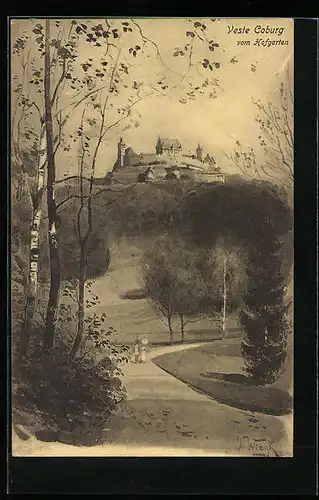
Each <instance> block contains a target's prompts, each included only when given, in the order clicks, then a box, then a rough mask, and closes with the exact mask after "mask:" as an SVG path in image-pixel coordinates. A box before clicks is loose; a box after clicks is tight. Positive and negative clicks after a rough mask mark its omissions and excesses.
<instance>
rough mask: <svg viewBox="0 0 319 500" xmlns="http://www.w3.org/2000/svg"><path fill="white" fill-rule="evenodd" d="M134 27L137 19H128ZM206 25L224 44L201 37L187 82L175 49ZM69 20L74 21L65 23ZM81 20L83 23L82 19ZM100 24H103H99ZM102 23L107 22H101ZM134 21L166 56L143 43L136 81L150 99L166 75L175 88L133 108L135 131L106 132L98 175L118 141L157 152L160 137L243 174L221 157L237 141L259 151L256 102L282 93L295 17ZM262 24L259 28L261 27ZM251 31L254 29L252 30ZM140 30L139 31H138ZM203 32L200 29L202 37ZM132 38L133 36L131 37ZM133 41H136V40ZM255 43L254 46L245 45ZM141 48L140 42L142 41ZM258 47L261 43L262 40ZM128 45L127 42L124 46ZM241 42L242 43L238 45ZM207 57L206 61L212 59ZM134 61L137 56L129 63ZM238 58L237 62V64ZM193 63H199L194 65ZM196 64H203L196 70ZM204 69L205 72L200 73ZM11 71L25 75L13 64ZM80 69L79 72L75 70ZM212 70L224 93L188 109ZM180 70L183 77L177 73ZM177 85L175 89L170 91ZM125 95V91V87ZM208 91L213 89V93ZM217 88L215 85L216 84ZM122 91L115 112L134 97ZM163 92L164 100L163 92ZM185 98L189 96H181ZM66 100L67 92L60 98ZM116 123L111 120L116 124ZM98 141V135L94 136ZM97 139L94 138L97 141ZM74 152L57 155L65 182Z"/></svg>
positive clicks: (72, 123) (87, 49)
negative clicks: (208, 65)
mask: <svg viewBox="0 0 319 500" xmlns="http://www.w3.org/2000/svg"><path fill="white" fill-rule="evenodd" d="M127 21H128V22H131V20H129V19H128V20H127ZM196 21H198V22H200V23H202V24H205V26H206V30H205V34H206V33H207V39H208V40H213V41H214V42H217V43H218V44H219V47H216V48H215V50H214V52H212V51H211V52H210V51H207V43H201V41H200V40H199V39H197V38H196V40H195V41H194V45H193V53H192V61H194V63H192V67H191V68H190V69H189V72H188V75H187V77H186V78H185V79H184V80H183V83H180V81H181V77H180V75H181V74H183V75H184V74H185V73H186V72H187V69H188V59H187V58H186V57H174V55H173V54H174V51H175V50H176V49H177V48H179V47H183V45H185V43H186V42H189V41H190V37H188V38H187V37H186V36H185V33H186V31H187V30H190V31H191V30H193V29H194V26H193V25H194V22H196ZM64 22H66V23H69V21H64ZM81 22H83V21H81ZM96 22H99V21H96ZM101 22H104V21H103V20H101ZM122 22H125V19H120V20H114V23H122ZM135 22H136V23H138V25H139V26H140V27H141V29H142V30H143V34H144V37H147V38H149V39H151V40H152V41H154V42H155V43H156V45H157V47H158V49H159V51H160V55H161V60H159V58H158V57H157V49H156V48H155V46H154V44H149V43H147V44H146V45H145V46H142V48H143V49H144V52H142V51H140V52H139V53H138V55H137V57H136V59H135V60H132V62H131V64H132V71H131V74H132V78H135V79H136V80H137V81H143V82H144V89H145V94H147V93H148V91H149V90H150V87H149V86H150V85H151V84H153V83H154V82H155V81H156V80H157V79H158V75H160V77H161V79H163V78H164V77H165V82H167V85H168V87H169V89H170V90H169V91H166V92H164V93H163V92H162V93H161V95H158V93H154V92H153V94H152V95H151V96H149V97H147V98H144V99H142V100H141V102H139V103H138V104H136V106H135V107H134V120H133V122H134V123H136V122H137V123H138V126H134V124H133V126H132V127H131V128H130V129H126V130H123V129H124V128H125V126H126V125H127V124H128V122H127V121H126V122H125V121H123V122H122V123H121V124H120V125H121V126H117V127H114V128H113V129H112V130H111V131H110V132H109V133H107V134H106V135H105V137H104V139H103V142H102V144H101V147H100V149H99V154H98V156H97V162H96V176H98V177H99V176H104V175H105V174H106V172H107V171H109V170H111V169H112V168H113V164H114V162H115V160H116V147H117V142H118V140H119V138H120V137H123V139H124V141H125V143H126V144H127V145H128V146H131V147H132V148H133V149H134V150H135V151H136V152H153V151H154V148H155V143H156V140H157V137H158V136H159V135H160V136H162V137H170V138H178V139H179V140H180V142H181V143H182V146H183V149H184V151H185V152H186V153H187V152H189V151H195V149H196V147H197V144H198V143H199V142H200V143H201V144H202V145H203V148H204V152H208V153H210V154H211V155H213V156H214V157H215V158H216V160H217V163H218V164H219V165H220V167H221V168H222V170H224V171H225V172H226V173H238V172H236V171H235V170H234V166H233V165H231V164H230V163H229V160H227V158H226V157H225V156H224V154H223V152H224V151H225V152H229V151H231V150H232V149H233V148H234V145H235V142H236V141H237V140H239V141H240V142H242V143H244V144H246V145H247V146H251V147H254V148H256V150H258V148H259V141H258V139H257V138H258V135H259V129H258V125H257V124H256V122H255V118H256V114H257V111H256V107H255V106H254V105H253V103H252V98H253V99H255V100H258V99H260V100H261V101H266V100H268V99H269V98H270V97H271V96H272V94H273V92H275V91H276V90H278V89H279V84H280V82H281V81H285V80H286V78H287V73H286V69H287V66H288V65H289V66H290V68H292V66H293V20H290V19H273V18H271V19H265V18H263V19H258V18H255V19H228V18H223V19H217V20H215V21H212V20H211V19H192V20H188V19H186V18H185V19H184V18H183V19H181V18H171V19H167V18H151V19H144V18H143V19H135ZM14 23H15V25H14V26H13V27H12V36H14V35H15V34H16V33H17V32H18V33H20V32H21V31H23V29H27V30H29V31H30V21H29V20H18V21H14ZM255 27H257V28H255ZM267 27H268V31H271V29H273V28H283V29H282V30H281V31H282V33H280V31H279V33H278V29H277V33H268V34H267V33H262V34H260V33H256V32H255V29H256V31H257V32H258V31H262V30H265V31H266V30H267ZM236 28H237V29H239V28H240V29H241V30H242V31H245V33H244V34H242V33H238V31H237V33H236ZM247 29H248V30H249V32H248V33H247ZM134 33H135V34H134ZM136 33H137V29H135V30H134V32H133V34H132V35H130V36H131V39H129V38H127V41H125V40H124V41H123V43H122V42H121V43H120V44H119V45H120V46H121V49H123V50H122V52H123V53H124V52H125V54H126V53H127V49H128V47H129V46H130V45H131V44H132V43H133V42H135V41H136V40H137V39H140V38H138V37H139V33H137V35H136ZM202 34H203V32H201V31H200V35H202ZM133 35H134V36H133ZM134 37H135V38H134ZM267 39H268V40H271V41H272V40H274V41H275V40H283V41H286V40H287V41H288V44H287V45H286V44H283V45H279V44H277V45H272V46H270V47H268V46H256V45H254V43H255V41H256V40H264V41H266V40H267ZM242 41H245V42H247V41H248V42H250V45H248V44H247V43H245V44H244V45H241V42H242ZM139 43H140V42H139ZM257 43H258V42H257ZM121 44H122V45H121ZM239 44H240V45H239ZM80 54H81V60H82V61H83V59H85V58H86V57H87V58H89V57H93V58H94V57H95V54H96V50H95V49H93V50H92V48H91V46H90V45H88V44H85V45H83V47H81V51H80ZM207 54H208V56H207ZM204 57H208V58H209V59H210V61H213V60H214V61H217V62H219V63H220V67H219V69H214V71H212V72H209V70H204V69H203V68H202V66H201V65H200V64H199V65H198V62H200V61H201V60H202V59H203V58H204ZM131 59H132V58H131ZM231 60H233V61H234V60H235V61H237V62H231ZM193 64H194V66H193ZM195 64H197V66H195ZM198 67H200V73H199V74H198V72H197V70H198ZM12 68H13V69H12V71H13V72H14V71H17V72H18V71H19V69H18V68H16V67H15V66H14V64H12ZM76 71H80V68H78V69H75V72H76ZM203 71H206V73H207V71H208V76H209V77H217V78H218V79H219V84H220V87H221V88H222V90H218V91H217V94H216V97H215V98H213V97H208V95H205V96H199V97H198V98H196V99H195V100H193V101H189V102H188V103H186V104H182V103H180V102H179V98H180V97H181V96H182V94H183V93H184V92H185V89H186V86H187V85H188V84H189V82H193V84H194V85H196V84H198V83H199V82H201V81H203V79H204V77H205V76H206V73H204V72H203ZM176 73H177V74H176ZM290 85H291V87H292V85H293V72H292V71H290ZM172 87H173V88H172ZM123 90H124V89H123ZM208 90H210V87H209V88H208ZM212 91H213V87H212ZM125 92H126V91H125V90H124V91H123V92H122V93H121V96H120V98H118V101H116V99H115V100H114V110H115V108H116V107H117V102H119V103H120V105H122V104H125V103H126V102H127V99H128V97H129V94H127V95H126V94H125ZM163 94H164V95H163ZM183 95H184V94H183ZM61 99H62V100H61V102H63V99H65V102H67V99H68V95H67V92H66V94H65V95H62V98H61ZM80 115H81V109H80V108H79V109H78V111H77V112H75V113H74V114H73V115H72V116H71V118H70V119H69V122H68V131H69V132H70V133H72V132H71V131H72V130H74V129H75V128H76V127H77V126H78V124H79V120H80ZM115 117H116V114H115V115H113V114H112V110H111V109H110V112H109V114H108V118H109V120H110V124H111V123H113V122H114V119H115ZM112 120H113V121H112ZM90 134H91V136H92V138H93V137H94V130H91V132H90ZM92 140H93V139H92ZM76 165H77V160H76V151H75V149H74V148H73V149H72V150H71V151H70V152H64V151H63V150H62V151H60V152H59V154H58V155H57V176H58V177H63V175H65V172H66V170H67V173H68V174H69V175H70V174H72V173H76V170H77V166H76Z"/></svg>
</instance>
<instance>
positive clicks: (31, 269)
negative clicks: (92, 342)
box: [11, 34, 46, 356]
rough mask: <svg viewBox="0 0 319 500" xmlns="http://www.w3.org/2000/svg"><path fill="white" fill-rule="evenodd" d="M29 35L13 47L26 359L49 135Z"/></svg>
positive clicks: (14, 146) (13, 133)
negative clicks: (36, 94)
mask: <svg viewBox="0 0 319 500" xmlns="http://www.w3.org/2000/svg"><path fill="white" fill-rule="evenodd" d="M29 38H30V37H29V36H28V35H27V34H23V35H22V36H20V37H17V39H16V40H15V42H14V44H13V57H14V59H15V64H18V63H20V64H21V66H20V69H21V68H22V69H21V71H22V75H21V79H20V80H19V82H18V83H17V80H18V75H17V74H13V77H12V79H13V82H14V85H13V87H14V88H13V94H14V97H13V99H12V104H13V113H12V119H11V141H12V152H13V158H12V167H13V172H14V175H13V176H12V178H13V179H14V178H15V176H17V185H16V186H14V187H15V189H16V190H17V198H18V200H20V197H21V192H22V189H23V186H25V187H26V190H27V192H28V194H29V199H30V202H31V208H32V221H31V224H30V233H29V240H30V243H29V263H28V275H27V276H28V277H27V284H26V287H25V296H26V300H25V312H24V320H23V323H22V326H21V331H20V334H19V341H18V348H19V352H20V355H21V356H24V355H25V353H26V350H27V347H28V344H29V338H30V334H31V330H32V325H33V317H34V311H35V299H36V293H37V287H38V268H39V243H40V238H39V233H40V224H41V219H42V198H43V193H44V176H45V165H46V135H45V127H44V118H43V114H42V113H41V111H40V108H39V106H38V105H37V103H36V102H35V101H34V100H32V98H31V96H30V90H29V86H28V85H26V79H27V76H28V75H27V70H28V65H29V63H30V51H27V49H26V47H27V43H28V40H29ZM33 109H34V110H35V111H37V112H38V115H39V130H38V131H37V130H35V128H33V127H31V126H30V125H29V123H28V120H30V118H31V115H32V114H33Z"/></svg>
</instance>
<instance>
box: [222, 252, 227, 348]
mask: <svg viewBox="0 0 319 500" xmlns="http://www.w3.org/2000/svg"><path fill="white" fill-rule="evenodd" d="M226 273H227V258H226V255H224V257H223V310H222V336H223V339H224V338H225V336H226V319H227V318H226V310H227V284H226Z"/></svg>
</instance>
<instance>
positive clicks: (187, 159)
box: [113, 137, 225, 182]
mask: <svg viewBox="0 0 319 500" xmlns="http://www.w3.org/2000/svg"><path fill="white" fill-rule="evenodd" d="M154 149H155V151H154V153H135V151H134V150H133V149H132V147H127V145H126V144H125V142H124V141H123V138H122V137H121V139H120V140H119V142H118V145H117V159H116V162H115V164H114V167H113V173H116V172H119V173H120V172H123V174H124V172H125V171H126V172H127V173H128V174H129V172H130V169H131V168H132V167H147V168H146V169H143V170H142V169H141V171H140V172H138V174H137V175H138V179H140V181H141V182H142V181H146V180H148V181H155V180H160V179H164V180H172V179H186V178H188V179H199V178H200V180H201V181H205V180H206V181H207V182H215V181H217V182H224V181H225V178H224V175H223V174H222V172H221V169H220V168H219V167H218V165H217V163H216V161H215V159H214V158H213V156H211V155H210V154H209V153H206V154H205V155H204V151H203V147H202V145H201V144H198V146H197V149H196V151H195V153H194V154H193V153H192V152H189V154H185V153H183V148H182V145H181V143H180V141H179V140H178V139H169V138H161V137H158V139H157V141H156V144H155V148H154ZM131 173H133V172H132V171H131Z"/></svg>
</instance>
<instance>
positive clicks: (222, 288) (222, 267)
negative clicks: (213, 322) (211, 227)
mask: <svg viewBox="0 0 319 500" xmlns="http://www.w3.org/2000/svg"><path fill="white" fill-rule="evenodd" d="M203 278H204V280H205V285H206V297H207V298H206V308H207V314H208V315H209V316H210V317H211V318H212V319H216V317H217V318H218V319H219V323H220V329H221V332H222V336H223V338H225V336H226V332H227V317H228V315H229V314H230V313H231V312H232V311H235V310H237V309H238V308H239V307H240V305H241V303H242V297H243V294H244V291H245V288H246V286H247V275H246V258H245V255H244V251H243V249H242V248H241V247H240V246H238V245H235V244H234V243H233V242H232V241H231V239H229V238H227V237H225V236H224V237H220V239H219V240H218V241H217V242H216V245H215V246H214V248H213V249H212V250H210V251H208V252H207V256H206V270H205V272H204V274H203Z"/></svg>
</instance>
